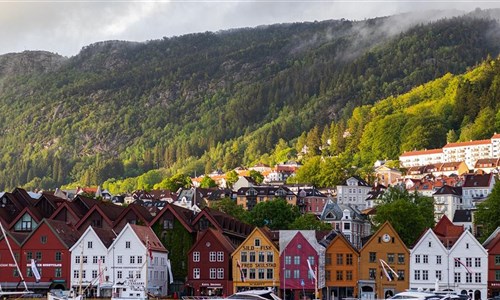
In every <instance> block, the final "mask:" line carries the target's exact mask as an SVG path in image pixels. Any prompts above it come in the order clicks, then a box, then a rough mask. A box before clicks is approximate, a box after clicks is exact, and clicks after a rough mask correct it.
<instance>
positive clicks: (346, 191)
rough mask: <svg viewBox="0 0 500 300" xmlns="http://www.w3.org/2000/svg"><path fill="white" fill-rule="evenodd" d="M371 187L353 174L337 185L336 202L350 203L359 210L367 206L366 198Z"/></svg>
mask: <svg viewBox="0 0 500 300" xmlns="http://www.w3.org/2000/svg"><path fill="white" fill-rule="evenodd" d="M371 190H372V187H371V186H370V185H369V184H368V183H367V182H366V181H364V180H363V179H361V178H359V177H357V176H353V177H350V178H349V179H347V180H346V181H345V182H344V184H342V185H337V203H339V204H344V205H352V206H354V207H356V208H357V209H359V210H363V209H365V208H367V203H366V198H368V193H370V191H371Z"/></svg>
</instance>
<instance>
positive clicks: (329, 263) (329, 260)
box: [325, 253, 332, 266]
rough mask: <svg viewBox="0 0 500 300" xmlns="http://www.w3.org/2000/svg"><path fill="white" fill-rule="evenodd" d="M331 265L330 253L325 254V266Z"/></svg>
mask: <svg viewBox="0 0 500 300" xmlns="http://www.w3.org/2000/svg"><path fill="white" fill-rule="evenodd" d="M331 264H332V254H331V253H327V254H326V255H325V265H327V266H329V265H331Z"/></svg>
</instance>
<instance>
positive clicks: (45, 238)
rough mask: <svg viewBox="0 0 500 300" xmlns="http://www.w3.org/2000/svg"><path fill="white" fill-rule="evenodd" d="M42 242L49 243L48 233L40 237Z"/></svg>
mask: <svg viewBox="0 0 500 300" xmlns="http://www.w3.org/2000/svg"><path fill="white" fill-rule="evenodd" d="M30 225H31V222H30ZM40 243H42V244H47V236H46V235H42V236H41V237H40Z"/></svg>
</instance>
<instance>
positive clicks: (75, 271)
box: [73, 270, 80, 279]
mask: <svg viewBox="0 0 500 300" xmlns="http://www.w3.org/2000/svg"><path fill="white" fill-rule="evenodd" d="M73 278H75V279H78V278H80V272H79V271H78V270H73Z"/></svg>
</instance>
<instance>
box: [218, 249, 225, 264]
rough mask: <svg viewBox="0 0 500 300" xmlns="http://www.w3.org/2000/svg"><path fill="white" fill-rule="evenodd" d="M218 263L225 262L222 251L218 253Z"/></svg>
mask: <svg viewBox="0 0 500 300" xmlns="http://www.w3.org/2000/svg"><path fill="white" fill-rule="evenodd" d="M217 261H219V262H222V261H224V252H222V251H218V252H217Z"/></svg>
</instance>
